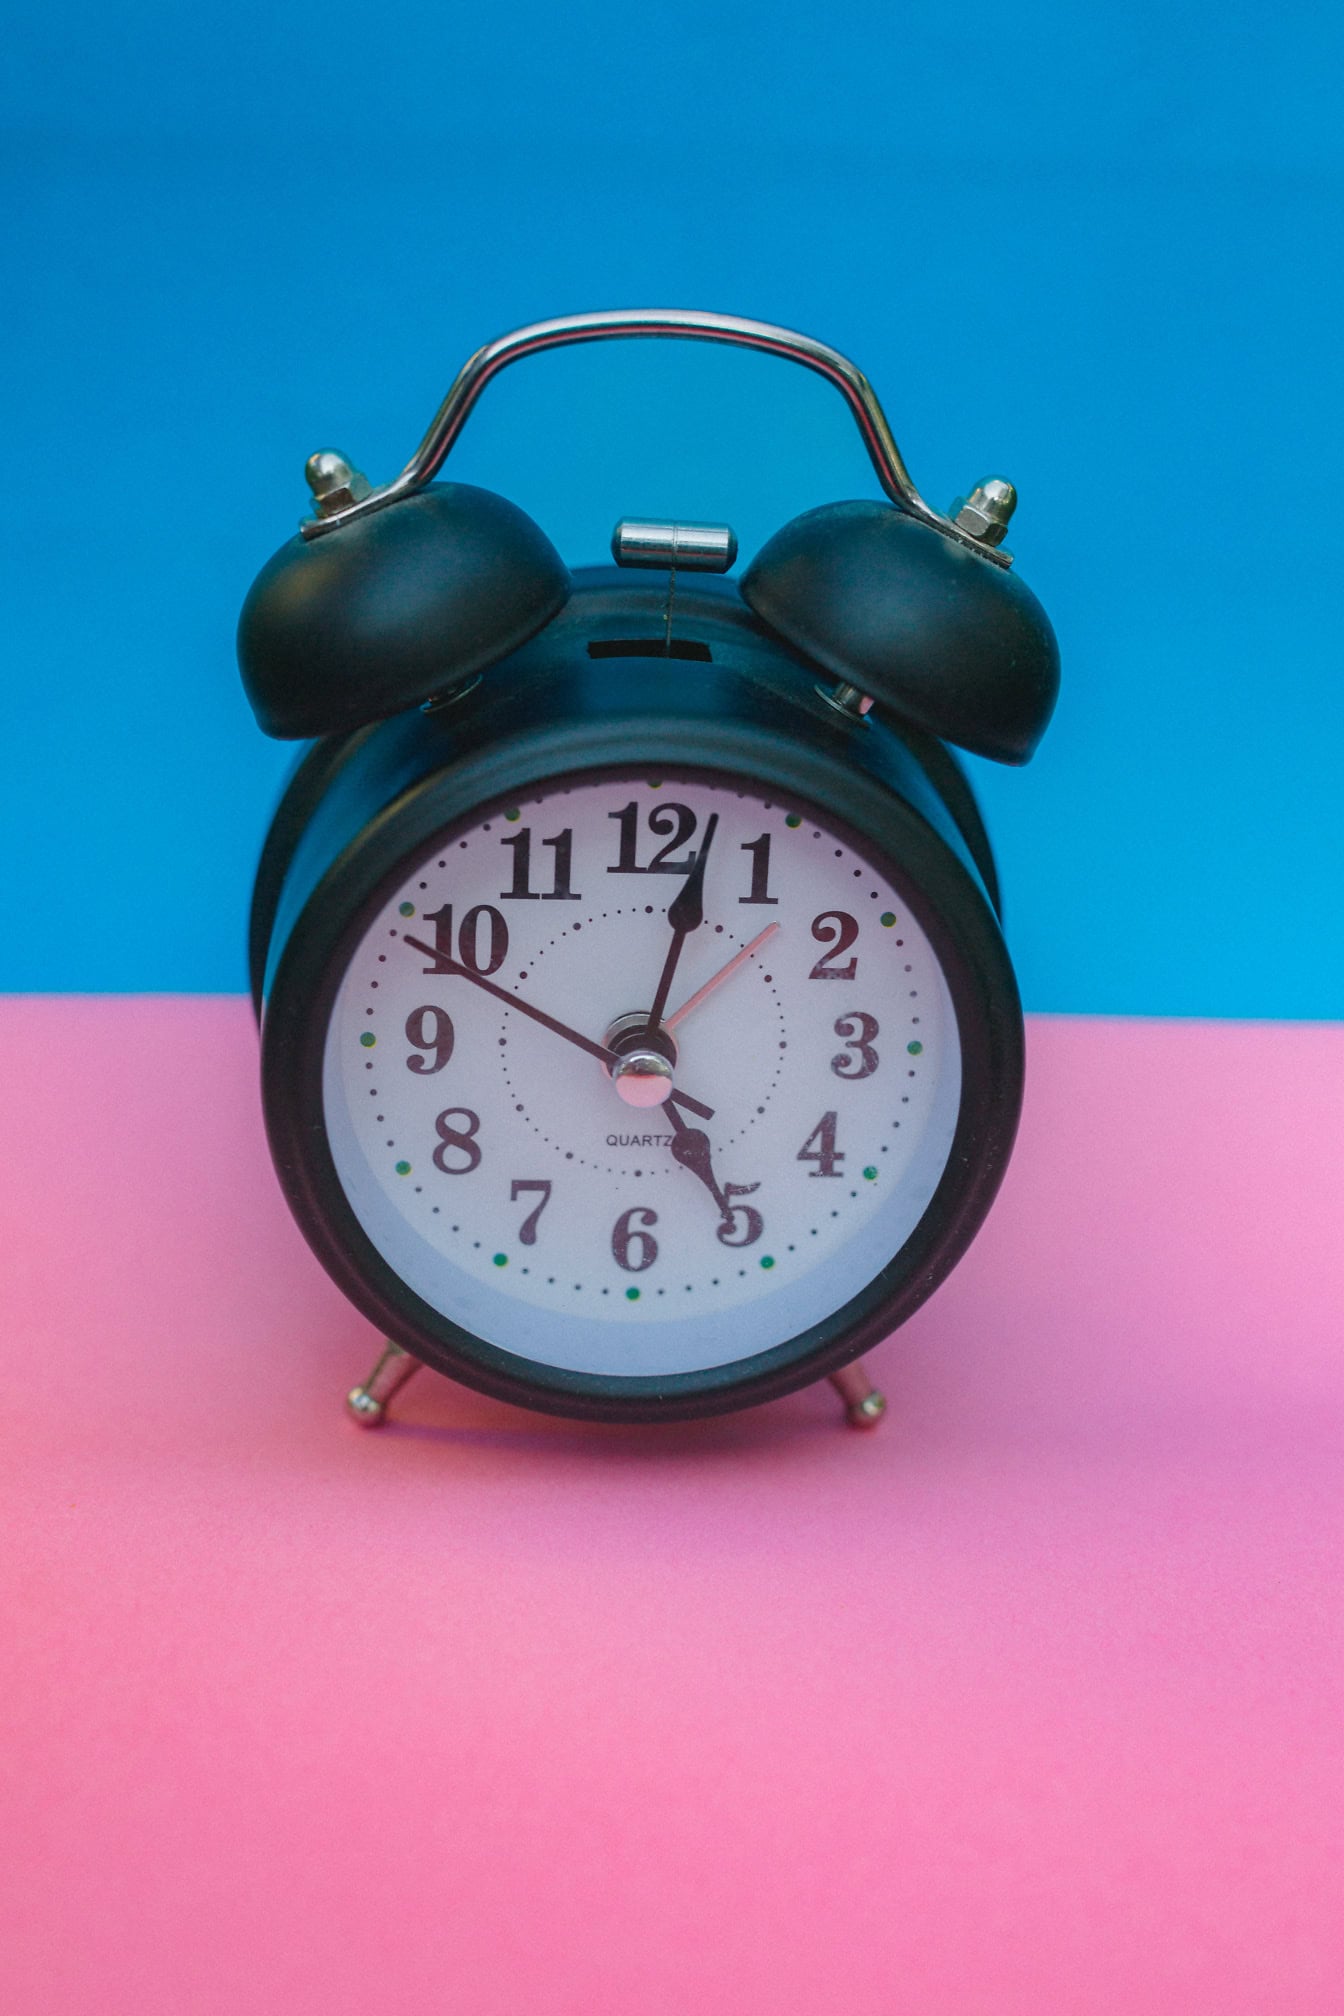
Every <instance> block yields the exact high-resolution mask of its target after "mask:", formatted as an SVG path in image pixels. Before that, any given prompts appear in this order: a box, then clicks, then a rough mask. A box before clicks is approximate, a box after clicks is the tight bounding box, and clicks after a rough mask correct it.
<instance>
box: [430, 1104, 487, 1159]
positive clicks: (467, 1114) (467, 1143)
mask: <svg viewBox="0 0 1344 2016" xmlns="http://www.w3.org/2000/svg"><path fill="white" fill-rule="evenodd" d="M455 1122H456V1123H460V1124H456V1125H455V1124H454V1123H455ZM434 1126H435V1129H436V1131H437V1133H438V1137H439V1145H438V1147H437V1148H436V1149H435V1150H434V1167H435V1168H436V1169H441V1170H442V1171H443V1173H444V1175H445V1176H470V1174H471V1172H472V1170H473V1169H479V1168H480V1166H481V1144H480V1142H479V1141H478V1140H477V1139H476V1136H477V1134H478V1133H479V1132H480V1127H481V1116H480V1114H479V1113H473V1112H472V1111H471V1109H470V1107H468V1106H450V1107H448V1109H447V1111H446V1112H443V1113H440V1115H439V1117H438V1119H437V1120H436V1121H435V1122H434ZM450 1151H451V1152H452V1153H453V1154H454V1155H455V1156H465V1157H466V1160H465V1161H453V1162H450V1161H449V1160H448V1156H449V1152H450Z"/></svg>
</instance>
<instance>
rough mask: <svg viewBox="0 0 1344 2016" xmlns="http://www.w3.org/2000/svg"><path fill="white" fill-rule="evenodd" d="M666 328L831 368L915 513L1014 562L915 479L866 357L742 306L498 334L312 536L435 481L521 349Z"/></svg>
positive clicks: (567, 318) (881, 471) (620, 313)
mask: <svg viewBox="0 0 1344 2016" xmlns="http://www.w3.org/2000/svg"><path fill="white" fill-rule="evenodd" d="M630 336H664V337H681V338H689V339H690V340H691V341H695V342H702V343H727V344H731V345H733V346H734V347H735V348H738V349H743V350H763V351H765V352H766V353H767V355H769V356H772V357H787V358H789V359H790V360H791V362H793V363H795V364H801V365H803V366H804V367H805V368H806V369H807V370H809V371H815V372H816V373H817V375H818V376H819V377H821V378H825V379H826V380H827V381H828V382H829V383H830V384H832V385H834V386H835V388H836V390H837V391H838V392H839V393H840V395H841V397H842V398H843V399H844V400H845V402H846V404H847V405H848V407H849V409H850V412H851V413H852V414H853V415H854V419H855V422H856V424H857V426H858V429H859V432H860V434H861V435H862V436H863V441H864V446H865V447H866V448H867V450H868V454H869V457H870V459H871V461H872V465H873V468H874V469H875V470H876V472H877V480H878V482H879V483H880V484H881V485H882V488H883V489H884V490H885V491H886V493H887V495H888V497H890V498H891V499H892V501H893V503H896V504H898V505H900V507H901V509H902V510H904V511H907V512H908V513H909V514H910V516H911V517H913V518H921V519H923V521H924V523H925V524H926V525H931V526H933V527H934V528H935V530H937V531H938V532H941V533H942V534H944V536H945V537H947V538H949V539H955V540H956V541H957V542H958V544H959V545H963V546H969V547H971V549H972V550H973V551H974V552H977V553H979V554H981V555H983V557H984V558H986V559H989V560H994V561H997V562H998V564H999V565H1000V566H1002V565H1004V564H1006V556H1000V555H999V554H998V553H997V552H995V551H994V549H993V548H992V547H986V546H985V545H983V544H981V542H980V541H979V540H977V539H975V538H973V537H972V536H971V535H970V534H969V533H967V532H965V531H963V530H962V528H961V527H960V526H959V525H955V524H953V522H952V521H951V519H950V518H945V517H944V516H943V514H942V513H941V512H940V511H935V510H934V509H933V508H932V506H931V505H929V504H926V503H925V501H924V499H923V498H922V497H921V496H920V494H919V492H918V490H917V489H916V488H915V485H914V482H913V480H912V478H911V475H910V472H909V470H908V469H907V468H906V466H905V462H904V460H903V459H902V456H901V451H900V449H899V448H898V447H897V446H896V441H895V437H894V436H893V434H892V431H891V429H890V427H889V426H888V425H887V418H886V415H885V414H884V413H883V411H882V408H881V406H880V405H879V404H878V400H877V394H876V393H875V392H874V391H873V388H872V386H871V385H870V384H869V383H868V380H867V379H866V378H865V377H864V375H863V373H862V371H860V370H859V368H858V366H857V365H855V364H851V363H850V361H849V359H848V358H847V357H842V356H841V354H840V352H839V351H838V350H832V349H831V347H830V345H829V344H828V343H818V342H817V340H816V339H815V337H812V336H803V335H800V334H799V332H798V331H797V330H796V329H780V328H777V327H776V326H775V325H774V324H773V323H771V322H750V321H747V320H745V319H744V318H743V317H742V316H739V315H711V314H708V313H706V312H704V311H702V310H700V309H694V308H609V309H605V310H602V311H601V312H599V313H596V314H591V315H561V316H557V317H556V318H555V319H554V320H553V321H549V322H532V323H529V324H528V325H527V327H526V328H523V329H513V330H511V331H510V332H509V334H508V335H507V336H497V337H496V338H495V340H494V342H493V343H486V344H483V345H482V347H481V348H480V349H479V350H477V351H476V352H475V354H474V355H473V356H471V357H469V358H468V359H467V361H466V363H465V364H464V365H463V366H462V369H461V370H460V371H459V372H458V374H457V376H456V378H455V379H454V380H453V382H452V384H451V386H450V387H449V388H448V395H447V397H446V398H445V400H444V402H443V404H442V406H440V408H439V410H438V412H437V413H436V414H435V415H434V418H433V420H432V421H431V422H430V425H429V431H428V433H427V434H426V435H425V438H424V440H423V441H422V442H421V443H420V446H419V447H418V448H417V449H416V451H415V453H414V455H412V457H411V459H410V461H409V462H408V463H407V464H406V467H405V468H404V469H403V470H402V472H401V474H400V475H399V476H395V477H394V478H393V479H392V481H391V482H390V483H385V484H384V485H383V486H382V488H381V489H377V490H371V491H370V492H369V494H368V496H367V497H362V498H360V499H359V500H358V501H357V502H353V503H349V504H346V505H343V506H342V507H341V508H340V509H339V510H335V511H331V512H329V513H328V514H326V515H324V516H322V517H320V518H308V519H305V520H304V522H303V525H302V527H301V530H302V532H303V536H304V538H305V539H320V538H323V537H325V535H326V534H327V533H328V532H335V531H338V530H339V528H340V527H341V526H342V525H349V524H351V523H352V522H353V521H354V520H355V519H356V518H362V517H364V516H365V515H366V514H367V513H368V512H370V511H380V510H382V508H383V507H384V505H387V504H395V503H396V502H397V500H398V499H399V498H401V497H408V496H410V495H411V494H412V493H413V492H414V491H416V490H419V489H420V488H421V487H422V486H423V485H424V484H426V483H428V482H430V481H431V480H432V479H433V477H434V476H435V475H437V473H438V471H439V470H440V469H441V468H442V466H443V463H444V460H445V458H446V457H447V455H448V452H449V450H450V449H451V447H452V445H453V443H454V442H455V441H456V439H457V437H458V435H459V434H460V433H461V432H462V429H463V427H464V426H465V425H466V421H467V416H468V415H469V414H470V412H471V409H472V407H473V406H474V405H475V404H476V401H477V400H478V399H479V398H480V396H481V394H482V392H483V391H484V390H485V388H486V386H487V385H488V384H489V383H490V380H491V379H492V378H495V377H497V376H498V375H499V373H500V372H501V371H502V370H503V369H504V368H505V366H506V365H508V364H515V363H517V361H518V359H519V358H520V357H530V356H533V355H534V354H535V353H536V352H538V351H541V350H558V349H561V348H563V347H564V346H565V345H566V344H569V343H597V342H603V341H606V340H607V339H608V338H611V337H630Z"/></svg>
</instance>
